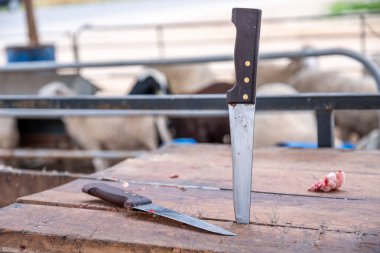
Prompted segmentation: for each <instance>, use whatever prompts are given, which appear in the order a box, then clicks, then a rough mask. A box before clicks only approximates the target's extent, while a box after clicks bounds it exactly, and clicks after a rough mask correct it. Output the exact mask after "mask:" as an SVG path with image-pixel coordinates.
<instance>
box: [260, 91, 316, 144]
mask: <svg viewBox="0 0 380 253" xmlns="http://www.w3.org/2000/svg"><path fill="white" fill-rule="evenodd" d="M296 93H298V92H297V91H296V90H295V89H294V88H292V87H291V86H289V85H287V84H283V83H271V84H265V85H262V86H260V87H259V88H258V89H257V95H264V96H265V95H293V94H296ZM284 141H292V142H310V143H316V141H317V129H316V119H315V116H314V114H313V112H310V111H270V112H265V111H258V112H256V118H255V135H254V144H255V147H269V146H275V145H277V144H279V143H282V142H284Z"/></svg>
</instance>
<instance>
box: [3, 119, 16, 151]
mask: <svg viewBox="0 0 380 253" xmlns="http://www.w3.org/2000/svg"><path fill="white" fill-rule="evenodd" d="M0 125H1V127H0V148H5V149H12V148H15V147H17V144H18V141H19V132H18V130H17V122H16V119H15V118H13V117H8V116H0Z"/></svg>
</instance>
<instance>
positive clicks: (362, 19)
mask: <svg viewBox="0 0 380 253" xmlns="http://www.w3.org/2000/svg"><path fill="white" fill-rule="evenodd" d="M371 16H373V17H379V13H376V12H373V13H371V12H368V13H356V14H355V13H352V14H340V15H313V16H298V17H276V18H264V19H263V24H276V23H280V24H281V23H284V22H298V21H300V22H305V21H321V20H337V19H343V18H344V19H354V20H357V21H358V25H359V30H358V31H357V32H352V33H350V34H348V36H350V37H357V38H358V40H359V45H360V52H361V53H362V54H364V55H365V54H366V52H367V46H366V40H367V39H368V37H369V35H370V34H373V31H372V30H373V27H371V26H370V25H369V24H368V21H367V19H368V17H371ZM223 26H231V22H230V21H221V20H220V21H218V20H217V21H201V22H179V23H162V24H119V25H94V24H85V25H82V26H81V27H79V28H78V29H77V30H76V31H74V32H73V33H72V51H73V55H74V60H75V61H76V62H80V61H81V59H80V51H81V49H82V47H81V46H80V43H79V41H80V38H81V36H82V35H83V33H85V32H89V31H91V32H104V31H112V30H114V31H115V30H117V31H121V32H126V31H130V30H153V31H154V33H155V38H154V42H153V43H155V44H156V46H157V51H158V55H159V57H160V58H164V57H166V51H167V44H168V42H167V40H166V38H165V31H166V30H170V29H178V28H181V29H188V28H195V27H202V28H203V27H216V29H217V28H220V27H223ZM375 35H376V34H375ZM307 36H311V37H312V36H315V37H316V36H318V37H319V38H320V37H321V36H324V37H327V38H329V37H331V36H332V35H331V34H321V33H318V34H309V33H308V35H307ZM271 38H272V39H279V38H280V37H279V36H278V35H277V36H274V37H273V36H272V37H271ZM283 38H284V35H283V34H282V35H281V39H283ZM231 39H233V38H231ZM262 39H267V37H265V36H264V37H262ZM178 43H186V41H182V40H181V42H178Z"/></svg>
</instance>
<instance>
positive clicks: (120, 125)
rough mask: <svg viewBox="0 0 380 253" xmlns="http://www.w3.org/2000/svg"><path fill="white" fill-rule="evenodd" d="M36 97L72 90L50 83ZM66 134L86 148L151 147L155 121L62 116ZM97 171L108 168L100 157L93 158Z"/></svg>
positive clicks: (68, 93)
mask: <svg viewBox="0 0 380 253" xmlns="http://www.w3.org/2000/svg"><path fill="white" fill-rule="evenodd" d="M39 95H40V96H72V95H75V92H74V91H73V90H71V89H70V88H69V87H67V86H66V85H64V84H63V83H57V82H55V83H50V84H47V85H46V86H44V87H43V88H41V89H40V91H39ZM63 121H64V123H65V126H66V129H67V132H68V134H69V135H70V136H71V137H72V139H73V140H75V141H76V142H77V143H78V144H79V145H80V146H81V147H83V148H85V149H89V150H153V149H156V148H157V147H158V136H157V132H156V129H155V121H154V118H153V117H150V116H129V117H120V116H109V117H108V116H107V117H105V116H100V117H99V116H70V117H64V119H63ZM93 164H94V167H95V169H96V170H97V171H99V170H102V169H105V168H107V167H108V163H107V161H106V160H104V159H94V160H93Z"/></svg>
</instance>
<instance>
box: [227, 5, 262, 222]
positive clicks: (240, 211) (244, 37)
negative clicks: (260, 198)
mask: <svg viewBox="0 0 380 253" xmlns="http://www.w3.org/2000/svg"><path fill="white" fill-rule="evenodd" d="M232 22H233V23H234V25H235V27H236V41H235V52H234V63H235V75H236V84H235V85H234V87H232V89H230V90H229V91H227V103H228V108H229V118H230V129H231V146H232V147H231V148H232V167H233V200H234V210H235V219H236V222H237V223H243V224H248V223H249V222H250V209H251V187H252V186H251V185H252V165H253V161H252V159H253V133H254V122H255V102H256V76H257V58H258V50H259V37H260V25H261V10H257V9H245V8H234V9H233V10H232Z"/></svg>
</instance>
